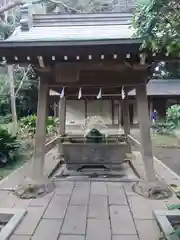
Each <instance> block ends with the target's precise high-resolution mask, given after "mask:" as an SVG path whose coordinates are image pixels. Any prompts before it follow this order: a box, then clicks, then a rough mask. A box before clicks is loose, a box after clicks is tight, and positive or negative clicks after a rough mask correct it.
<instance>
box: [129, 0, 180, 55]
mask: <svg viewBox="0 0 180 240" xmlns="http://www.w3.org/2000/svg"><path fill="white" fill-rule="evenodd" d="M179 19H180V2H179V0H151V1H146V2H143V3H141V4H140V5H139V7H138V9H137V12H136V14H135V16H134V24H133V26H134V28H135V29H136V36H137V37H140V38H142V40H143V44H142V48H147V49H150V50H152V51H153V52H157V53H158V52H162V51H163V52H165V53H167V54H169V55H172V56H173V57H180V20H179Z"/></svg>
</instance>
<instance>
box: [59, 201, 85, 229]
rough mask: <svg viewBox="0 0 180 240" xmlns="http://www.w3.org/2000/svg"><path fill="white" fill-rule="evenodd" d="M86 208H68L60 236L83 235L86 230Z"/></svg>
mask: <svg viewBox="0 0 180 240" xmlns="http://www.w3.org/2000/svg"><path fill="white" fill-rule="evenodd" d="M86 217H87V207H86V206H69V207H68V209H67V213H66V216H65V219H64V223H63V226H62V230H61V233H62V234H85V230H86Z"/></svg>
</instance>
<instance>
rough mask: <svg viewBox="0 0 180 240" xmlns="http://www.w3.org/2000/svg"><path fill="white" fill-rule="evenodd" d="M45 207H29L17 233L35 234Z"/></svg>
mask: <svg viewBox="0 0 180 240" xmlns="http://www.w3.org/2000/svg"><path fill="white" fill-rule="evenodd" d="M44 210H45V209H44V207H31V208H28V209H27V214H26V216H25V217H24V219H23V220H22V222H21V223H20V225H19V226H18V227H17V229H16V230H15V234H23V235H33V233H34V231H35V229H36V227H37V225H38V223H39V221H40V219H41V217H42V215H43V213H44Z"/></svg>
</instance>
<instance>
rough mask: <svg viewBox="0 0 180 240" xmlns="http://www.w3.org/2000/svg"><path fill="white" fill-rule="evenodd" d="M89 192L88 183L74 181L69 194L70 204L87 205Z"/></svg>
mask: <svg viewBox="0 0 180 240" xmlns="http://www.w3.org/2000/svg"><path fill="white" fill-rule="evenodd" d="M89 192H90V183H76V185H75V186H74V190H73V193H72V196H71V201H70V205H75V206H78V205H79V206H84V205H88V201H89Z"/></svg>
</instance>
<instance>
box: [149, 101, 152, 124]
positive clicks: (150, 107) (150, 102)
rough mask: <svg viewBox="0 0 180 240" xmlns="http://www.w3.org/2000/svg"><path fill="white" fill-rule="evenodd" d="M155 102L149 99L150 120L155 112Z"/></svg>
mask: <svg viewBox="0 0 180 240" xmlns="http://www.w3.org/2000/svg"><path fill="white" fill-rule="evenodd" d="M152 101H153V100H152V99H151V98H150V99H149V118H150V120H151V116H152V111H153V102H152Z"/></svg>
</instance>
